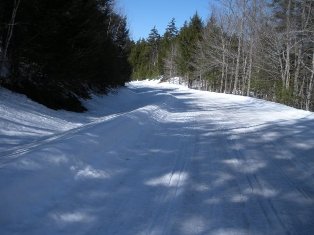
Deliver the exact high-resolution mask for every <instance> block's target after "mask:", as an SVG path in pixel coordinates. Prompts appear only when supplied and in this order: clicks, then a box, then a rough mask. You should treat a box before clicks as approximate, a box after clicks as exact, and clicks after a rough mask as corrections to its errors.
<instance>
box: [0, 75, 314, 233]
mask: <svg viewBox="0 0 314 235" xmlns="http://www.w3.org/2000/svg"><path fill="white" fill-rule="evenodd" d="M173 83H174V82H173ZM85 105H86V107H87V108H88V109H89V111H88V112H87V113H84V114H76V113H71V112H66V111H52V110H49V109H46V108H45V107H43V106H40V105H38V104H36V103H34V102H32V101H30V100H28V99H27V98H25V97H24V96H22V95H16V94H13V93H11V92H9V91H7V90H4V89H1V90H0V114H1V116H0V128H1V129H0V198H1V200H0V234H1V235H13V234H35V235H36V234H47V235H50V234H51V235H52V234H93V235H97V234H99V235H102V234H130V235H131V234H132V235H133V234H171V235H176V234H178V235H179V234H180V235H185V234H187V235H188V234H213V235H220V234H223V235H229V234H241V235H242V234H313V232H314V225H313V218H314V200H313V199H314V178H313V172H314V115H313V113H311V112H306V111H301V110H297V109H294V108H290V107H287V106H284V105H281V104H276V103H271V102H267V101H263V100H258V99H253V98H248V97H242V96H233V95H226V94H217V93H209V92H203V91H196V90H190V89H187V88H185V87H181V86H179V85H177V84H169V83H159V82H158V81H141V82H132V83H130V84H128V86H127V87H126V88H121V89H120V90H119V92H118V93H112V94H110V95H109V96H104V97H102V96H95V97H93V99H92V100H88V101H85Z"/></svg>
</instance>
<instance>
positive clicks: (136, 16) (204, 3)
mask: <svg viewBox="0 0 314 235" xmlns="http://www.w3.org/2000/svg"><path fill="white" fill-rule="evenodd" d="M213 2H215V1H214V0H116V3H117V9H118V11H119V12H120V13H122V14H123V15H126V16H127V19H128V25H129V29H130V35H131V37H132V38H133V39H134V40H138V39H140V38H147V36H148V34H149V33H150V30H151V29H152V28H153V27H154V26H156V28H157V30H158V32H159V34H160V35H163V33H164V30H165V29H166V27H167V25H168V23H169V22H170V20H171V19H172V18H175V20H176V25H177V27H178V29H179V28H180V27H182V25H183V23H184V21H188V20H189V19H190V18H191V17H192V16H193V15H194V14H195V12H196V11H197V12H198V14H199V16H201V17H202V19H203V20H204V21H205V20H206V19H207V18H208V16H209V15H210V7H211V4H212V3H213Z"/></svg>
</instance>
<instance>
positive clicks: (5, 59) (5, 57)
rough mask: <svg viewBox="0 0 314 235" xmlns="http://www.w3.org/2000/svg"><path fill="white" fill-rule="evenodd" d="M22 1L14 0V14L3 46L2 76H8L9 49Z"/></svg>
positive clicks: (0, 75)
mask: <svg viewBox="0 0 314 235" xmlns="http://www.w3.org/2000/svg"><path fill="white" fill-rule="evenodd" d="M20 2H21V0H14V6H13V10H12V16H11V20H10V22H9V28H8V33H7V37H6V40H5V45H4V48H3V53H2V58H1V65H0V77H7V76H8V73H9V70H8V49H9V45H10V41H11V38H12V35H13V29H14V26H15V18H16V13H17V10H18V8H19V5H20Z"/></svg>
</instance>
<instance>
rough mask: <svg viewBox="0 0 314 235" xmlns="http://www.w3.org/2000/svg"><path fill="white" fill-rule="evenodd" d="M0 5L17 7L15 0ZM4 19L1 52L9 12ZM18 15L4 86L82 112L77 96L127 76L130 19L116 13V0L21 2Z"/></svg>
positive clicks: (103, 88)
mask: <svg viewBox="0 0 314 235" xmlns="http://www.w3.org/2000/svg"><path fill="white" fill-rule="evenodd" d="M15 2H16V1H15ZM0 6H1V7H0V9H1V10H2V9H5V12H12V9H14V5H13V6H12V1H11V2H10V1H6V0H5V1H1V3H0ZM10 9H11V10H10ZM1 10H0V11H1ZM0 20H1V21H0V43H1V44H0V48H1V50H0V51H1V52H2V51H3V48H4V46H3V45H5V44H6V41H7V40H4V38H7V35H8V27H7V25H8V24H9V23H10V22H11V16H10V14H4V15H1V18H0ZM15 20H16V22H18V23H17V24H16V26H15V28H14V33H13V36H12V37H11V42H10V45H9V47H8V53H7V55H8V56H7V57H8V58H7V61H8V63H9V65H10V66H9V69H10V73H9V74H10V77H8V78H7V79H2V80H1V83H2V85H3V86H6V87H8V88H10V89H13V90H17V91H19V92H22V93H25V94H27V95H28V96H29V97H31V98H33V99H35V100H36V101H38V102H41V103H43V104H45V105H47V106H49V107H51V108H65V109H70V110H77V111H82V110H84V108H83V107H82V106H81V105H80V102H79V101H78V99H77V97H84V98H87V97H89V92H90V91H97V92H106V90H107V89H110V88H111V87H115V86H117V85H123V84H124V82H125V81H128V79H129V77H130V72H131V70H130V66H129V64H128V60H127V58H128V53H129V48H130V40H129V36H128V30H127V28H126V19H125V18H124V17H122V16H120V15H118V14H116V13H115V12H114V10H113V1H112V0H102V1H99V0H75V1H74V0H69V1H62V0H56V1H50V0H28V1H21V3H20V5H19V9H18V12H17V14H16V19H15ZM2 54H3V53H2Z"/></svg>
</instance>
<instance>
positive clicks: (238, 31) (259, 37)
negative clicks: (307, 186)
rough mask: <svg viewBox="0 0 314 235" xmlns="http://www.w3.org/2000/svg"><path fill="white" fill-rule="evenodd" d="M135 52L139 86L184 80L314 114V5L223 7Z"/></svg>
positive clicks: (301, 0)
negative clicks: (144, 81) (156, 79)
mask: <svg viewBox="0 0 314 235" xmlns="http://www.w3.org/2000/svg"><path fill="white" fill-rule="evenodd" d="M220 3H221V4H220V5H219V7H218V8H217V9H215V10H214V11H213V13H212V15H211V17H210V18H209V20H208V21H207V22H205V23H203V22H202V21H201V19H200V17H199V16H198V15H197V14H195V15H194V16H193V17H192V18H191V19H190V21H189V22H187V23H185V24H184V26H183V27H182V28H181V29H180V30H177V29H176V27H175V25H174V20H172V21H171V22H170V24H169V25H168V27H167V29H166V32H165V34H164V35H162V36H160V35H159V34H158V32H157V31H156V29H153V30H152V31H151V34H150V35H149V37H148V38H147V39H142V40H139V41H138V42H136V43H134V44H133V45H132V50H131V55H130V62H131V64H132V65H133V73H132V76H133V79H142V78H151V77H158V76H163V78H164V79H168V78H171V77H176V76H178V77H180V78H181V81H185V82H186V83H187V84H188V85H189V86H190V87H194V88H198V89H203V90H210V91H215V92H224V93H232V94H239V95H247V96H254V97H259V98H263V99H266V100H271V101H275V102H280V103H284V104H287V105H290V106H294V107H297V108H301V109H306V110H312V111H313V110H314V102H313V101H314V95H313V85H314V84H313V83H314V2H313V1H312V0H272V1H268V0H224V1H220Z"/></svg>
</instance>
